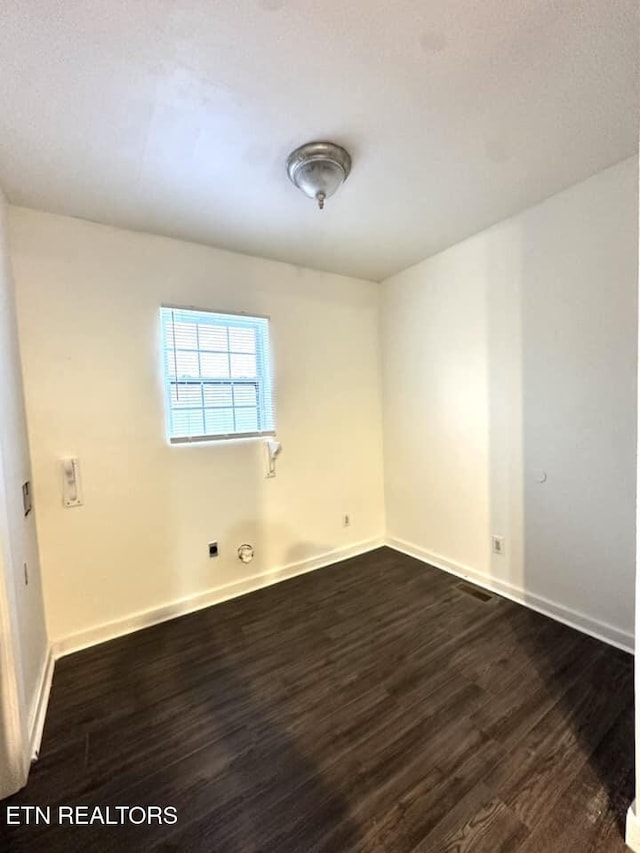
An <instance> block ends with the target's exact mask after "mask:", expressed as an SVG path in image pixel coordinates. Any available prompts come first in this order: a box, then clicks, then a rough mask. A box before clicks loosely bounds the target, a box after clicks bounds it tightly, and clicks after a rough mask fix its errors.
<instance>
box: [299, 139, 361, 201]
mask: <svg viewBox="0 0 640 853" xmlns="http://www.w3.org/2000/svg"><path fill="white" fill-rule="evenodd" d="M350 171H351V157H350V155H349V152H348V151H346V150H345V149H344V148H341V147H340V145H335V144H334V143H333V142H307V143H306V144H305V145H301V146H300V148H296V150H295V151H292V152H291V154H289V157H288V159H287V172H288V173H289V177H290V178H291V180H292V181H293V183H294V184H295V185H296V186H297V187H298V189H300V190H302V192H303V193H304V194H305V195H307V196H309V198H315V200H316V201H317V202H318V207H319V208H320V210H322V208H323V207H324V203H325V200H326V199H328V198H329V197H330V196H332V195H333V194H334V193H335V191H336V190H337V189H338V187H339V186H340V184H342V183H343V182H344V181H346V179H347V178H348V177H349V172H350Z"/></svg>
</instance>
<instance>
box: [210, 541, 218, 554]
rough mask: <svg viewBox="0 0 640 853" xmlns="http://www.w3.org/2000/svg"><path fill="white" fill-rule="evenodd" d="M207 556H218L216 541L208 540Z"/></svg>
mask: <svg viewBox="0 0 640 853" xmlns="http://www.w3.org/2000/svg"><path fill="white" fill-rule="evenodd" d="M209 556H210V557H217V556H218V543H217V542H209Z"/></svg>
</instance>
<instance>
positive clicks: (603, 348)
mask: <svg viewBox="0 0 640 853" xmlns="http://www.w3.org/2000/svg"><path fill="white" fill-rule="evenodd" d="M554 203H557V204H561V203H562V201H561V199H558V200H557V201H555V202H554ZM531 215H532V216H535V212H533V213H532V214H531ZM602 215H603V217H605V216H606V213H603V214H602ZM564 221H565V222H566V218H565V220H564ZM555 225H556V223H554V221H553V217H548V218H547V219H546V220H544V219H543V218H542V217H540V219H539V221H538V222H537V225H536V227H537V228H538V229H541V230H544V233H543V234H542V239H540V236H541V235H540V233H539V232H536V233H537V237H536V240H535V241H533V240H532V241H531V242H528V240H527V235H528V234H529V233H530V231H529V230H528V229H527V230H525V229H524V228H523V229H521V231H520V232H519V237H520V239H519V240H518V239H512V240H511V241H510V244H511V245H512V253H511V255H510V256H509V255H507V254H505V251H504V248H505V247H504V244H501V246H500V252H496V256H495V257H491V256H490V255H489V256H488V257H487V259H486V261H487V270H488V272H487V275H486V281H487V334H488V383H489V421H490V429H489V436H490V453H489V458H490V474H489V492H490V523H491V529H490V530H489V531H488V535H487V542H488V543H489V542H491V537H492V536H493V535H494V534H498V535H503V536H504V537H505V551H504V553H503V554H496V553H492V554H491V575H492V576H493V577H494V578H497V579H502V580H503V581H505V582H507V583H511V584H513V585H514V586H515V587H517V588H519V589H522V590H526V593H525V598H526V599H527V600H528V601H529V602H530V603H531V604H532V606H533V607H536V606H539V605H540V604H541V602H540V598H543V599H549V600H551V601H554V602H572V605H573V606H574V608H575V610H576V611H577V612H578V613H585V614H593V613H594V612H595V613H598V614H602V616H601V619H602V622H603V623H604V624H605V626H606V625H620V624H624V623H625V621H627V622H628V614H625V612H624V608H625V606H626V607H627V609H628V610H629V612H631V608H630V607H629V606H628V605H629V602H630V601H631V600H632V599H633V590H634V571H635V456H636V423H635V412H636V376H635V366H636V351H635V342H636V341H637V330H636V322H635V318H636V316H637V311H636V306H635V301H636V296H635V292H634V295H633V296H632V297H631V296H630V293H629V284H630V280H632V281H634V284H635V280H634V279H631V278H630V275H629V271H628V270H625V268H624V266H622V268H621V270H620V271H619V273H620V274H619V275H618V276H615V275H612V270H611V263H612V260H611V256H610V253H609V256H608V257H606V258H605V261H604V263H603V264H602V266H603V269H602V271H601V275H599V273H600V271H599V270H598V265H599V259H600V255H602V252H599V251H598V250H597V248H596V251H594V252H590V251H589V248H588V247H585V244H584V240H585V238H584V233H585V232H584V227H583V225H582V223H581V222H580V221H579V218H578V221H577V222H575V223H571V224H569V223H567V227H566V228H564V227H563V228H557V227H555V230H554V226H555ZM602 226H603V231H604V232H605V236H604V237H603V239H607V238H606V227H607V224H606V222H604V221H603V223H602ZM541 245H542V246H545V247H546V249H547V252H548V256H547V257H541V255H540V246H541ZM613 245H614V246H615V245H616V244H615V242H614V244H613ZM622 254H624V253H622ZM621 263H622V264H624V260H622V261H621ZM605 283H606V287H607V298H603V286H604V284H605ZM631 303H633V304H631ZM603 582H604V585H605V586H606V588H607V589H608V590H610V592H611V600H610V601H607V600H606V596H603V595H602V590H603ZM598 590H600V593H599V592H598ZM574 602H575V604H574ZM511 627H512V630H513V632H514V634H515V636H516V637H517V641H518V645H519V648H520V649H521V650H522V652H523V654H524V657H525V659H526V661H527V663H526V666H525V667H524V669H523V678H524V679H525V681H526V682H527V683H526V684H523V695H525V696H526V695H527V693H528V692H531V693H533V690H534V687H535V686H537V687H539V688H541V689H542V691H543V694H545V695H546V696H547V697H548V699H549V702H548V704H547V705H546V706H545V708H544V709H543V710H541V718H542V715H543V714H544V715H546V716H545V717H544V721H543V722H542V723H540V730H541V731H542V732H544V733H545V737H547V738H548V739H549V744H552V743H553V740H554V738H557V743H556V744H555V745H554V746H553V751H554V758H555V761H556V764H557V766H558V768H559V769H560V770H561V771H562V772H563V773H564V774H565V775H566V779H567V786H568V787H569V785H570V783H573V785H574V788H575V787H576V784H577V782H579V783H580V785H581V786H582V788H581V790H580V791H579V795H580V797H581V802H582V803H583V804H584V803H585V802H587V803H589V807H590V808H594V809H598V810H599V811H600V813H601V812H602V810H606V809H609V811H610V814H611V816H612V820H615V821H616V822H617V824H618V828H619V829H620V832H621V833H623V832H624V819H625V813H626V809H627V808H628V806H629V804H630V803H631V801H632V799H633V795H634V794H633V789H634V784H633V764H632V762H633V672H632V670H633V666H632V657H631V656H630V655H628V654H626V653H624V652H616V651H613V650H611V649H607V648H606V647H605V646H603V645H602V644H601V643H599V642H598V641H597V640H591V639H589V638H582V637H581V638H580V641H579V643H578V645H577V646H576V635H575V634H574V632H573V631H572V630H571V629H568V628H565V627H564V626H561V625H557V626H554V627H553V629H552V630H553V632H554V636H555V644H550V643H549V631H548V630H546V629H545V632H544V633H545V636H544V639H543V637H542V633H541V629H540V620H539V618H538V617H537V616H536V615H535V614H533V613H531V612H527V611H524V612H523V613H521V614H520V615H519V617H518V618H517V619H515V620H514V622H513V624H512V626H511ZM567 721H569V723H570V725H571V729H570V735H566V733H565V734H563V726H564V727H566V722H567ZM572 742H573V745H574V744H575V743H577V744H578V745H579V747H580V754H581V755H582V756H583V758H584V762H585V766H584V768H580V767H576V766H575V765H571V766H570V764H569V762H570V761H573V762H575V751H574V753H572V752H571V746H572ZM572 754H573V755H574V757H573V758H571V759H570V758H569V756H570V755H572ZM578 787H579V786H578ZM603 789H604V791H606V794H607V801H606V802H603V801H602V799H601V792H602V790H603ZM590 795H591V800H590V799H589V796H590Z"/></svg>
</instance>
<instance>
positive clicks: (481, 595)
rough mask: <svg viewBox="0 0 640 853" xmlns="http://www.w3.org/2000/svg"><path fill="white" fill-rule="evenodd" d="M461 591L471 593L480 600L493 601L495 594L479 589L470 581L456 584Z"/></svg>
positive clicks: (466, 593)
mask: <svg viewBox="0 0 640 853" xmlns="http://www.w3.org/2000/svg"><path fill="white" fill-rule="evenodd" d="M456 586H457V587H458V589H459V590H460V592H464V594H465V595H471V596H473V598H477V599H478V601H491V599H492V598H493V596H492V595H491V593H490V592H485V591H484V590H483V589H478V587H477V586H471V584H470V583H459V584H456Z"/></svg>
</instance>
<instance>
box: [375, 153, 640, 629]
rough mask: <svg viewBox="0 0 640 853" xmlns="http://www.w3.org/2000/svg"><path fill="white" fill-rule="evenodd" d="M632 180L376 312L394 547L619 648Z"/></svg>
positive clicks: (445, 262) (591, 185) (453, 254)
mask: <svg viewBox="0 0 640 853" xmlns="http://www.w3.org/2000/svg"><path fill="white" fill-rule="evenodd" d="M637 168H638V165H637V159H635V158H633V159H631V160H627V161H624V162H622V163H620V164H618V165H616V166H614V167H612V168H610V169H608V170H606V171H604V172H601V173H599V174H597V175H595V176H594V177H592V178H590V179H589V180H587V181H584V182H583V183H580V184H578V185H576V186H574V187H572V188H570V189H569V190H567V191H565V192H563V193H560V194H559V195H556V196H554V197H553V198H550V199H548V200H547V201H545V202H543V203H542V204H540V205H538V206H536V207H534V208H531V209H529V210H527V211H525V212H524V213H522V214H520V215H518V216H516V217H513V218H512V219H509V220H507V221H505V222H502V223H500V224H499V225H496V226H494V227H493V228H491V229H489V230H487V231H484V232H482V233H480V234H478V235H476V236H474V237H472V238H471V239H469V240H467V241H465V242H463V243H461V244H458V245H457V246H454V247H453V248H451V249H449V250H448V251H445V252H443V253H441V254H439V255H437V256H435V257H432V258H430V259H428V260H426V261H424V262H422V263H420V264H418V265H417V266H415V267H413V268H411V269H409V270H406V271H405V272H402V273H400V274H398V275H396V276H394V277H393V278H391V279H389V280H388V281H387V282H385V283H384V285H383V299H382V339H383V377H384V381H383V387H384V391H383V412H384V443H385V478H386V479H385V483H386V511H387V532H388V535H389V536H390V537H391V538H392V539H393V540H396V543H397V544H400V546H401V547H404V548H405V549H407V550H410V551H413V552H414V553H416V554H420V555H421V556H423V557H425V558H427V559H435V560H436V561H439V562H440V563H441V564H443V565H447V566H449V567H451V568H453V569H457V570H459V571H466V570H467V569H471V570H473V571H476V572H478V573H480V577H481V578H484V579H490V580H491V582H492V583H494V585H495V586H496V588H498V589H500V590H502V591H506V592H513V593H515V594H519V591H520V592H522V593H523V594H522V597H524V598H525V599H526V600H528V601H530V602H531V603H533V604H536V605H544V606H545V607H547V605H550V607H551V608H553V607H556V610H557V613H558V614H559V615H563V616H564V617H566V618H569V619H570V621H573V622H574V623H576V624H580V625H581V626H583V627H587V628H589V629H590V630H595V631H596V632H598V633H601V634H602V635H603V636H606V637H607V638H608V639H612V640H614V641H617V642H620V643H622V644H623V645H627V646H629V645H631V635H632V632H633V585H634V547H635V535H634V531H635V457H636V405H635V399H636V392H635V388H636V348H637V311H636V304H637V295H636V292H637V265H638V251H637V245H638V231H637V221H638V217H637V206H638V200H637V186H638V180H637ZM541 472H545V473H546V475H547V480H546V482H544V483H540V482H538V479H539V477H540V476H541ZM492 533H495V534H500V535H503V536H504V537H505V542H506V553H505V554H504V555H503V556H497V555H493V554H492V552H491V544H490V537H491V534H492ZM547 609H549V607H547Z"/></svg>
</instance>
